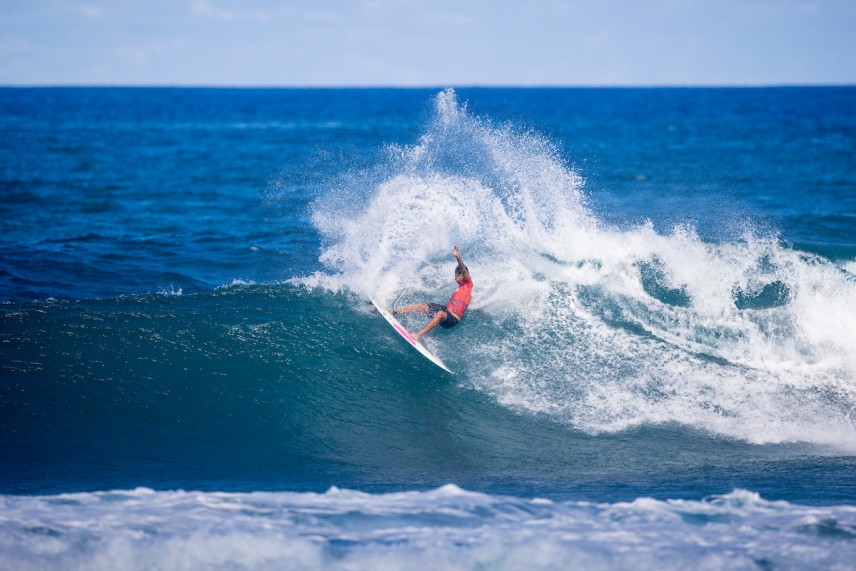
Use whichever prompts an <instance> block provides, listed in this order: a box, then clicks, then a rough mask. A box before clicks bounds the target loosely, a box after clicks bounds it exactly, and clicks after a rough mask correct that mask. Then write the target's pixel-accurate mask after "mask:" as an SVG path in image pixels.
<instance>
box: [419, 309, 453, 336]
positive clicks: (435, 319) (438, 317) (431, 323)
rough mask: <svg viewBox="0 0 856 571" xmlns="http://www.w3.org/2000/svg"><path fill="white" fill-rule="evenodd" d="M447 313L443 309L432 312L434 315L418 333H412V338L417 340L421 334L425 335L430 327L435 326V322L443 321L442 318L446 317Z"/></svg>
mask: <svg viewBox="0 0 856 571" xmlns="http://www.w3.org/2000/svg"><path fill="white" fill-rule="evenodd" d="M447 315H448V314H447V313H446V312H445V311H438V312H437V313H435V314H434V317H433V318H432V319H431V321H429V322H428V323H427V324H426V325H425V327H423V328H422V331H420V332H419V333H416V334H414V335H413V338H414V339H416V340H417V341H418V340H419V338H420V337H422V336H423V335H425V334H426V333H428V332H429V331H431V330H432V329H434V328H435V327H437V324H438V323H440V322H441V321H443V320H444V319H446V316H447Z"/></svg>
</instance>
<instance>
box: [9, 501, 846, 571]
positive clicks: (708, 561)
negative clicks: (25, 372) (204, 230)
mask: <svg viewBox="0 0 856 571" xmlns="http://www.w3.org/2000/svg"><path fill="white" fill-rule="evenodd" d="M0 505H2V511H3V514H4V517H3V519H2V521H0V553H2V554H3V555H2V560H3V562H4V566H5V567H7V568H9V569H18V570H21V571H25V570H29V569H34V570H35V569H39V570H42V569H64V570H74V569H87V570H90V569H91V570H98V569H104V570H108V569H109V570H112V569H128V570H132V569H152V568H157V569H176V570H179V569H334V570H335V569H377V568H383V569H413V568H430V569H454V570H467V569H485V568H490V569H558V568H562V569H566V568H578V567H579V568H583V567H584V568H586V569H630V568H632V569H652V570H653V569H686V568H688V567H701V568H706V569H758V568H764V569H770V568H772V569H779V568H788V569H791V568H800V569H820V568H823V569H847V568H852V565H853V561H854V558H856V541H854V540H856V509H854V508H853V507H846V506H830V507H823V508H812V507H804V506H799V505H794V504H789V503H788V502H782V501H779V502H770V501H765V500H763V499H762V498H760V497H759V496H758V495H757V494H754V493H751V492H746V491H735V492H733V493H730V494H727V495H724V496H715V497H711V498H709V499H707V500H704V501H684V500H670V501H657V500H652V499H637V500H635V501H632V502H627V503H612V504H603V503H590V502H552V501H550V500H545V499H531V500H524V499H517V498H513V497H506V496H491V495H488V494H480V493H474V492H467V491H464V490H462V489H460V488H458V487H456V486H453V485H448V486H444V487H442V488H439V489H435V490H431V491H426V492H405V493H393V494H384V495H370V494H365V493H362V492H354V491H348V490H339V489H336V488H332V489H330V490H329V491H327V492H326V493H323V494H312V493H303V494H301V493H289V492H279V493H263V492H258V493H251V494H227V493H200V492H154V491H152V490H147V489H136V490H133V491H116V492H98V493H81V494H62V495H57V496H31V497H14V496H0Z"/></svg>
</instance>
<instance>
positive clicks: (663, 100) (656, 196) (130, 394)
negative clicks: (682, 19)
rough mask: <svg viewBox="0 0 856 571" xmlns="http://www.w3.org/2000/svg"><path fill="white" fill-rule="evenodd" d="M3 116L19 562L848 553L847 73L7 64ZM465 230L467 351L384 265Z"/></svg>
mask: <svg viewBox="0 0 856 571" xmlns="http://www.w3.org/2000/svg"><path fill="white" fill-rule="evenodd" d="M0 135H2V136H0V197H2V200H0V220H2V222H1V223H2V235H0V568H3V569H15V570H28V569H34V570H35V569H38V570H42V569H63V570H67V569H104V570H114V569H164V570H178V569H223V570H226V569H228V570H237V569H342V570H353V569H402V570H403V569H444V570H446V569H449V570H459V569H460V570H475V569H479V570H482V569H509V570H510V569H526V570H530V569H576V568H579V569H687V568H699V569H761V570H772V569H819V568H824V569H856V87H849V86H841V87H774V88H648V89H637V88H626V89H619V88H616V89H606V88H604V89H600V88H597V89H595V88H591V89H583V88H578V89H559V88H550V89H530V88H526V89H500V88H490V89H488V88H459V89H451V88H446V89H443V88H437V89H201V88H200V89H191V88H0ZM455 245H458V246H459V247H460V252H461V255H462V257H463V259H464V261H465V262H466V264H467V266H468V267H469V270H470V273H471V275H472V277H473V282H474V284H475V288H474V290H473V302H472V304H471V306H470V308H469V310H468V311H467V314H466V316H465V317H464V319H463V320H462V322H461V323H460V325H458V326H457V327H455V328H453V329H450V330H443V329H440V328H438V329H436V330H434V331H432V332H431V333H430V334H429V335H428V336H426V338H425V342H426V345H427V346H428V347H429V349H431V350H432V351H433V352H434V353H435V354H436V355H438V356H439V357H440V358H441V359H442V360H443V361H444V362H445V363H446V364H447V365H448V366H449V368H450V369H451V370H452V371H454V373H455V374H453V375H450V374H448V373H446V372H444V371H442V370H440V369H439V368H437V367H435V366H434V365H433V364H431V363H430V362H429V361H427V360H426V359H424V358H422V357H421V356H420V355H419V354H418V353H417V352H416V351H414V350H413V349H412V348H411V347H409V346H408V344H407V343H406V342H405V341H404V340H403V339H401V338H400V337H399V336H398V335H397V334H396V333H395V332H394V331H393V330H392V328H390V327H389V325H388V324H387V323H386V322H385V321H384V320H383V318H382V317H381V316H380V315H379V314H378V313H377V312H376V311H374V310H373V307H372V305H371V304H370V303H369V301H368V300H369V298H376V299H378V300H380V301H381V302H382V303H386V304H387V305H388V306H389V307H398V306H400V305H402V304H405V303H414V302H425V301H432V302H440V303H444V302H445V301H446V300H447V299H448V297H449V296H450V295H451V293H452V291H454V288H455V282H454V279H453V277H454V273H453V272H454V268H455V260H454V258H453V257H452V254H451V253H452V248H453V247H454V246H455ZM402 320H403V321H404V322H405V325H406V326H407V327H409V328H410V329H411V330H418V329H419V328H421V326H422V324H424V322H425V318H424V317H422V316H419V315H409V316H405V317H403V318H402Z"/></svg>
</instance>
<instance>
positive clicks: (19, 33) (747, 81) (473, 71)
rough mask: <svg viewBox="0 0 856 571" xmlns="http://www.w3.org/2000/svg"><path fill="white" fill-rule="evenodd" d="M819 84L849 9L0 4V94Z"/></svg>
mask: <svg viewBox="0 0 856 571" xmlns="http://www.w3.org/2000/svg"><path fill="white" fill-rule="evenodd" d="M818 83H819V84H827V83H833V84H840V83H847V84H854V83H856V1H854V0H743V1H740V0H647V1H642V0H640V1H629V0H602V1H596V0H567V1H547V0H531V1H503V0H494V1H488V0H470V1H468V0H458V1H454V0H430V1H429V0H398V1H391V0H390V1H387V0H367V1H350V2H347V1H331V0H305V1H304V0H292V1H274V0H138V1H132V0H110V1H107V0H80V1H77V0H0V85H210V86H366V85H370V86H377V85H379V86H446V85H453V86H472V85H521V86H529V85H568V86H575V85H627V86H636V85H779V84H818Z"/></svg>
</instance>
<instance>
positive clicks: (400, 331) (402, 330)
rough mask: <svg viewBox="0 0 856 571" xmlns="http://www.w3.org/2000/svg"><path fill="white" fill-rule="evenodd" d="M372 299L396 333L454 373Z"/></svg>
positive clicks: (448, 371) (426, 356) (431, 359)
mask: <svg viewBox="0 0 856 571" xmlns="http://www.w3.org/2000/svg"><path fill="white" fill-rule="evenodd" d="M370 301H371V302H372V305H374V306H375V307H376V308H377V310H378V311H379V312H380V314H381V315H383V318H384V319H386V320H387V322H389V324H390V325H392V328H393V329H395V331H396V333H398V334H399V335H401V336H402V337H404V339H405V340H406V341H407V342H408V343H410V346H411V347H413V348H414V349H416V350H417V351H419V352H420V353H421V354H422V356H423V357H425V358H426V359H428V360H429V361H431V362H432V363H434V364H435V365H437V366H438V367H440V368H441V369H443V370H444V371H446V372H447V373H452V371H451V370H449V368H448V367H447V366H446V365H444V364H443V361H441V360H440V359H438V358H437V357H436V356H435V355H434V354H433V353H431V351H429V350H428V349H426V348H425V345H423V344H422V343H420V342H419V341H417V340H416V339H414V338H413V335H411V334H410V332H408V331H407V329H405V328H404V326H403V325H402V324H401V323H399V322H398V320H397V319H396V318H395V317H394V316H393V315H392V314H391V313H390V312H388V311H387V310H386V309H384V308H383V307H382V306H381V305H379V304H378V302H376V301H375V300H373V299H371V298H370ZM452 374H453V375H454V374H455V373H452Z"/></svg>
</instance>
